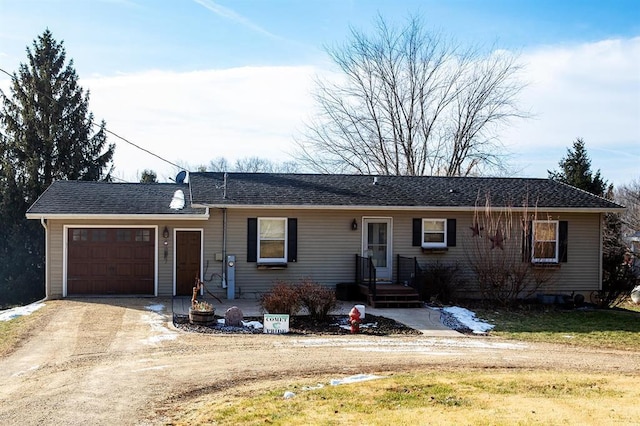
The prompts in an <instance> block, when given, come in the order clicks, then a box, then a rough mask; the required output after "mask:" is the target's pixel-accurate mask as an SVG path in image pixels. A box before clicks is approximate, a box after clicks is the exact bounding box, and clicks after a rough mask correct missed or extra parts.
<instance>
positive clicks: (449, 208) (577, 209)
mask: <svg viewBox="0 0 640 426" xmlns="http://www.w3.org/2000/svg"><path fill="white" fill-rule="evenodd" d="M191 207H193V208H217V209H227V208H229V209H263V210H340V211H346V210H349V211H353V210H361V211H420V212H442V211H452V212H476V211H482V212H484V211H485V210H486V208H485V207H483V206H477V207H476V206H463V207H460V206H457V207H453V206H367V205H314V204H199V203H194V204H192V205H191ZM490 210H491V211H494V212H509V211H510V212H531V211H543V212H549V213H622V212H624V211H625V210H626V208H624V207H611V208H594V207H544V206H528V207H516V206H512V207H491V208H490Z"/></svg>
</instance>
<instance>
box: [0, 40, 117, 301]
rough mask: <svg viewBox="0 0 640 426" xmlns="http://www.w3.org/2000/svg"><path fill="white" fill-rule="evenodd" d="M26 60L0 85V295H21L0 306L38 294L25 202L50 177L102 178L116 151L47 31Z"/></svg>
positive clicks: (34, 234)
mask: <svg viewBox="0 0 640 426" xmlns="http://www.w3.org/2000/svg"><path fill="white" fill-rule="evenodd" d="M27 59H28V61H27V63H26V64H25V63H23V64H20V66H19V69H18V72H17V73H14V75H13V82H12V85H11V87H10V89H9V90H10V96H7V95H6V94H5V93H4V92H3V91H1V90H0V101H1V102H2V109H1V110H0V164H1V165H2V169H1V170H0V208H1V209H2V210H1V211H0V214H2V218H3V222H4V226H3V227H2V230H0V294H2V296H3V299H4V297H13V296H16V295H18V294H20V295H21V296H20V298H21V299H22V300H0V306H1V305H3V304H6V303H9V302H13V303H16V302H20V301H24V297H26V298H27V299H28V298H34V297H37V296H38V294H37V293H41V288H42V283H43V271H44V268H43V262H44V259H43V258H42V253H43V252H44V244H43V243H44V236H43V229H42V227H41V226H40V224H38V223H34V221H27V220H26V219H25V216H24V215H25V212H26V209H27V208H28V206H29V205H31V204H32V203H33V202H34V201H35V200H36V199H37V197H38V196H40V194H41V193H42V192H43V191H44V190H45V189H46V188H47V187H48V186H49V185H50V184H51V183H52V182H53V181H54V180H108V179H109V178H110V172H111V169H112V159H113V152H114V145H113V144H110V145H108V144H107V137H106V132H105V123H104V121H103V122H102V123H101V124H100V125H98V126H97V130H96V131H95V132H94V129H93V127H94V118H93V114H92V113H91V112H89V93H88V92H86V93H85V92H84V91H83V89H82V87H80V86H79V84H78V76H77V74H76V72H75V69H74V68H73V60H70V61H69V62H68V63H67V62H66V51H65V49H64V45H63V42H57V41H56V40H55V39H54V38H53V35H52V33H51V32H50V31H49V30H46V31H44V33H43V34H42V35H41V36H39V37H38V38H37V39H36V40H35V41H34V42H33V46H32V48H29V47H27ZM34 288H37V289H40V290H37V291H30V290H33V289H34ZM29 294H31V296H28V295H29ZM13 299H15V297H13ZM3 302H4V303H3Z"/></svg>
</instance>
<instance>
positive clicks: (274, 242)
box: [258, 217, 287, 263]
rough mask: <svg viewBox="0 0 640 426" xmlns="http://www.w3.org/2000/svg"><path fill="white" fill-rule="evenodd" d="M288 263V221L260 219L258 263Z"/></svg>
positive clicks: (273, 218) (283, 219)
mask: <svg viewBox="0 0 640 426" xmlns="http://www.w3.org/2000/svg"><path fill="white" fill-rule="evenodd" d="M286 261H287V219H286V218H275V217H268V218H266V217H265V218H258V262H283V263H285V262H286Z"/></svg>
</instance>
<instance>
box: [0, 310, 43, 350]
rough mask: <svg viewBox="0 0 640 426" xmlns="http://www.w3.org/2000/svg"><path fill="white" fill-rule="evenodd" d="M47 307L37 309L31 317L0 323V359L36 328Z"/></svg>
mask: <svg viewBox="0 0 640 426" xmlns="http://www.w3.org/2000/svg"><path fill="white" fill-rule="evenodd" d="M46 309H47V306H46V305H45V306H44V307H42V308H40V309H38V310H37V311H35V312H33V313H32V314H31V315H27V316H22V317H17V318H14V319H12V320H11V321H0V357H3V356H6V355H8V354H10V353H11V352H13V351H14V350H15V349H16V348H17V347H18V346H19V345H20V343H21V342H22V341H23V340H24V339H25V338H27V337H28V336H29V335H30V333H31V332H32V331H33V329H34V328H35V327H38V325H39V324H40V322H41V321H42V319H43V318H44V316H45V315H46V313H45V311H46Z"/></svg>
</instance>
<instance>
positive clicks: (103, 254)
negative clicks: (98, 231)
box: [90, 246, 109, 261]
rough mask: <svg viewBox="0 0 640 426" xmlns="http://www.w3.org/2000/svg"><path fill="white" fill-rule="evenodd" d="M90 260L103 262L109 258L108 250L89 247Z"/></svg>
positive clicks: (101, 247) (99, 247)
mask: <svg viewBox="0 0 640 426" xmlns="http://www.w3.org/2000/svg"><path fill="white" fill-rule="evenodd" d="M90 253H91V256H90V258H91V260H94V261H95V260H103V259H107V258H108V257H109V250H108V249H107V247H103V246H92V247H91V251H90Z"/></svg>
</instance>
